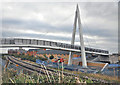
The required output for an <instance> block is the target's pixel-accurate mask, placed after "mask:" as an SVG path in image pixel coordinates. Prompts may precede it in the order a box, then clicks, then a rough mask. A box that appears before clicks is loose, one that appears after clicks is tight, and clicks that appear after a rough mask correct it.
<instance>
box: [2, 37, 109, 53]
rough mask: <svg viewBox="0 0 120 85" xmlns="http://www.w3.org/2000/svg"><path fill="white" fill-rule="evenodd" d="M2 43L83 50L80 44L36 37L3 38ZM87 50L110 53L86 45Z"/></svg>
mask: <svg viewBox="0 0 120 85" xmlns="http://www.w3.org/2000/svg"><path fill="white" fill-rule="evenodd" d="M0 41H1V42H0V43H1V45H42V46H50V47H59V48H66V49H73V50H81V47H80V46H77V45H71V44H65V43H60V42H52V41H46V40H36V39H21V38H1V39H0ZM85 51H90V52H96V53H104V54H109V52H108V51H106V50H101V49H94V48H88V47H85Z"/></svg>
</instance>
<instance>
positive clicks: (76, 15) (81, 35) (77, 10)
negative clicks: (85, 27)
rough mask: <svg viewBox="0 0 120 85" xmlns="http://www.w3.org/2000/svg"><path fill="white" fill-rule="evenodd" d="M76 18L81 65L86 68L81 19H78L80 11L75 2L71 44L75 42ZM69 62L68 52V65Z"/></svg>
mask: <svg viewBox="0 0 120 85" xmlns="http://www.w3.org/2000/svg"><path fill="white" fill-rule="evenodd" d="M77 19H78V28H79V37H80V45H81V54H82V67H83V68H87V63H86V54H85V47H84V40H83V34H82V28H81V20H80V12H79V7H78V4H77V7H76V12H75V20H74V27H73V33H72V41H71V44H72V45H74V42H75V33H76V26H77ZM71 64H72V53H71V52H70V53H69V60H68V65H71Z"/></svg>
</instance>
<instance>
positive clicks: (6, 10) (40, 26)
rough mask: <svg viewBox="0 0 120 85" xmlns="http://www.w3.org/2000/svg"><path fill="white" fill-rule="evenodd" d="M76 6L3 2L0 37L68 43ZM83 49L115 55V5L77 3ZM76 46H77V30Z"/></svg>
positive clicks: (116, 14)
mask: <svg viewBox="0 0 120 85" xmlns="http://www.w3.org/2000/svg"><path fill="white" fill-rule="evenodd" d="M76 4H77V3H76V2H75V3H73V2H69V3H68V2H8V3H7V2H6V3H3V4H2V11H1V12H2V13H1V14H2V37H20V38H32V39H43V40H50V41H57V42H63V43H69V44H70V43H71V39H72V30H73V22H74V17H75V10H76ZM78 5H79V8H80V17H81V22H82V30H83V36H84V41H85V46H87V47H94V48H101V49H106V50H108V51H110V52H111V53H113V52H117V51H118V3H117V2H79V3H78ZM75 44H76V45H79V44H80V40H79V36H78V28H77V34H76V42H75Z"/></svg>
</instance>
